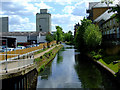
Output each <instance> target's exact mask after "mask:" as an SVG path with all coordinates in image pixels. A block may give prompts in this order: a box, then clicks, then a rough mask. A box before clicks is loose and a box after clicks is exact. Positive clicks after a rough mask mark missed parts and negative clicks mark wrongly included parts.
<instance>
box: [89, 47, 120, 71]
mask: <svg viewBox="0 0 120 90" xmlns="http://www.w3.org/2000/svg"><path fill="white" fill-rule="evenodd" d="M89 54H90V56H92V58H93V59H94V60H96V61H99V62H101V63H102V64H104V65H105V66H107V67H108V68H110V69H111V70H113V71H114V72H115V73H117V72H118V70H119V69H120V67H119V65H120V64H119V63H114V62H116V61H120V56H119V55H105V54H104V53H103V51H101V49H100V50H99V51H97V53H96V52H95V51H92V52H90V53H89Z"/></svg>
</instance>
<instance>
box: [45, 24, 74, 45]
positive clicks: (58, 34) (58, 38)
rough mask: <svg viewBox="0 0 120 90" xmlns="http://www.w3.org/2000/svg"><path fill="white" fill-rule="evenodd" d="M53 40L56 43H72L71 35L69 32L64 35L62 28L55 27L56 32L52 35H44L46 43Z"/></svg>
mask: <svg viewBox="0 0 120 90" xmlns="http://www.w3.org/2000/svg"><path fill="white" fill-rule="evenodd" d="M53 40H56V41H57V43H58V42H61V41H63V42H65V41H67V42H69V43H73V35H72V32H71V31H68V32H67V33H64V32H63V29H62V27H60V26H56V32H54V33H53V34H51V33H48V34H47V35H46V41H48V42H51V41H53Z"/></svg>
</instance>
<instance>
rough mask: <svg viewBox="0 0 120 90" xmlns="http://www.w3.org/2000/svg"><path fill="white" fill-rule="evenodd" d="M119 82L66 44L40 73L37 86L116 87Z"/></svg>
mask: <svg viewBox="0 0 120 90" xmlns="http://www.w3.org/2000/svg"><path fill="white" fill-rule="evenodd" d="M116 87H117V84H116V83H115V82H114V81H113V80H112V79H111V77H109V75H107V74H106V73H105V72H104V71H102V70H100V69H98V67H96V65H94V64H93V63H92V62H91V61H90V60H89V58H88V57H86V56H84V55H81V54H80V52H78V51H77V50H76V49H74V46H70V45H65V44H64V48H63V49H61V50H60V51H59V52H58V54H57V55H56V57H55V58H54V60H53V61H52V62H51V63H50V64H49V65H48V66H47V67H46V68H45V70H44V71H43V72H41V73H39V75H38V78H37V88H116Z"/></svg>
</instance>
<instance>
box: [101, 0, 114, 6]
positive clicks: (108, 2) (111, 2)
mask: <svg viewBox="0 0 120 90" xmlns="http://www.w3.org/2000/svg"><path fill="white" fill-rule="evenodd" d="M101 2H102V3H105V4H107V6H108V7H109V4H113V0H101Z"/></svg>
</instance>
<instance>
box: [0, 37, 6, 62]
mask: <svg viewBox="0 0 120 90" xmlns="http://www.w3.org/2000/svg"><path fill="white" fill-rule="evenodd" d="M0 40H5V41H6V61H7V39H0Z"/></svg>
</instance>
